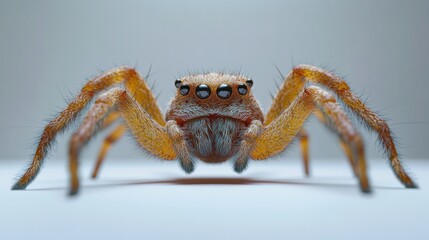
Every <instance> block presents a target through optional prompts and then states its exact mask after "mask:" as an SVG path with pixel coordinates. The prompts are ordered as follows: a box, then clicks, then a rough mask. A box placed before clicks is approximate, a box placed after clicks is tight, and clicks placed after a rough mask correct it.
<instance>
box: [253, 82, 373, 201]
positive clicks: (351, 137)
mask: <svg viewBox="0 0 429 240" xmlns="http://www.w3.org/2000/svg"><path fill="white" fill-rule="evenodd" d="M316 108H320V109H322V111H323V112H324V113H325V114H326V116H327V117H328V118H329V119H330V121H332V122H333V125H332V126H334V127H335V130H336V132H337V133H338V135H339V136H340V138H341V139H342V140H344V141H345V142H346V143H347V144H350V145H351V146H353V148H352V150H353V156H354V158H353V159H355V160H356V162H357V164H356V165H357V166H358V169H359V183H360V187H361V190H362V191H363V192H366V193H367V192H370V187H369V182H368V178H367V173H366V163H365V154H364V146H363V142H362V139H361V137H360V135H359V134H358V132H357V131H356V130H355V129H354V127H353V125H352V123H351V121H350V120H349V119H348V117H347V116H346V114H345V113H344V111H343V110H342V109H341V107H340V106H339V105H338V104H337V102H336V100H335V97H333V96H332V95H331V94H329V93H328V92H326V91H324V90H322V89H321V88H319V87H314V86H312V87H308V88H306V89H305V90H304V91H302V92H301V94H299V95H298V96H297V98H296V99H295V101H293V102H292V103H291V105H290V106H289V107H288V108H287V109H286V110H285V111H283V113H282V114H280V116H278V117H277V118H276V119H275V120H274V121H272V122H271V123H270V124H269V125H265V126H264V128H263V131H262V133H261V135H260V136H259V137H257V139H256V143H255V147H254V148H253V151H252V152H251V158H252V159H255V160H264V159H267V158H269V157H272V156H274V155H276V154H278V153H280V152H282V151H284V150H285V148H286V147H287V146H288V145H289V143H290V142H291V141H292V139H293V138H294V137H295V136H296V134H298V132H299V130H300V129H301V127H302V125H303V124H304V122H305V120H306V119H307V118H308V117H309V116H310V114H311V113H312V112H313V111H314V109H316Z"/></svg>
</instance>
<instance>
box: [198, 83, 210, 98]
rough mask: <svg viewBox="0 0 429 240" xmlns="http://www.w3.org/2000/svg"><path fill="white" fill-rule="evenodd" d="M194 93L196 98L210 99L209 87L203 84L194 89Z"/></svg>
mask: <svg viewBox="0 0 429 240" xmlns="http://www.w3.org/2000/svg"><path fill="white" fill-rule="evenodd" d="M195 92H196V93H197V97H198V98H201V99H206V98H208V97H210V93H211V90H210V88H209V86H207V85H205V84H200V85H198V87H197V88H196V89H195Z"/></svg>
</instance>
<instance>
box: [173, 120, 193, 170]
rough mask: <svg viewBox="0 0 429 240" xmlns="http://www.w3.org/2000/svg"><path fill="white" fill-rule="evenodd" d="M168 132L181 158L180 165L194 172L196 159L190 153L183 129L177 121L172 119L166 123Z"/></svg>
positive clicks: (178, 156)
mask: <svg viewBox="0 0 429 240" xmlns="http://www.w3.org/2000/svg"><path fill="white" fill-rule="evenodd" d="M166 129H167V134H168V136H169V137H170V139H171V140H172V142H173V148H174V150H175V152H176V154H177V158H178V159H179V162H180V166H181V167H182V169H183V170H184V171H185V172H186V173H188V174H189V173H192V172H193V171H194V169H195V166H194V159H193V158H192V156H191V154H190V153H189V150H188V147H187V146H186V141H185V136H184V133H183V131H182V130H181V129H180V128H179V126H178V125H177V122H176V121H174V120H170V121H168V122H167V125H166Z"/></svg>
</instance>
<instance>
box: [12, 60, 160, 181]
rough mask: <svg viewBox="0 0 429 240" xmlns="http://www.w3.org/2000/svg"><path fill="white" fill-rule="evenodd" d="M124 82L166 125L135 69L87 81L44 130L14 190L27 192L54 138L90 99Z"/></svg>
mask: <svg viewBox="0 0 429 240" xmlns="http://www.w3.org/2000/svg"><path fill="white" fill-rule="evenodd" d="M122 82H125V86H126V88H127V89H128V90H129V91H130V93H132V94H133V96H134V98H135V99H136V100H137V102H138V103H139V104H140V105H141V106H142V107H143V108H144V109H145V110H146V112H148V113H149V114H150V115H151V116H152V117H153V119H154V120H155V121H156V122H157V123H158V124H160V125H161V126H164V125H165V121H164V120H163V117H162V114H161V111H160V109H159V107H158V105H157V103H156V100H155V96H153V94H152V93H151V92H150V89H149V87H148V86H147V84H146V83H145V81H143V79H142V78H141V77H140V76H139V74H138V73H137V72H136V71H135V70H134V69H132V68H118V69H115V70H112V71H110V72H107V73H106V74H103V75H101V76H99V77H96V78H94V79H92V80H90V81H89V82H87V83H86V84H85V85H84V86H83V88H82V90H81V92H80V93H79V95H78V96H77V97H76V98H75V99H73V101H72V102H70V104H69V105H68V106H67V107H66V108H65V109H64V110H63V111H62V112H61V113H60V114H59V115H58V116H57V117H56V118H54V119H53V120H52V121H51V122H50V123H49V124H48V125H47V126H46V127H45V129H44V131H43V133H42V136H41V137H40V140H39V144H38V146H37V149H36V152H35V154H34V156H33V160H32V162H31V164H30V165H29V166H28V168H27V169H26V171H25V173H24V174H23V175H22V176H21V177H20V178H19V180H18V181H17V182H16V183H15V184H14V185H13V186H12V189H25V188H26V187H27V186H28V184H30V183H31V182H32V181H33V180H34V178H35V177H36V176H37V174H38V173H39V171H40V168H41V166H42V164H43V162H44V159H45V157H46V154H47V152H48V150H49V149H50V147H51V145H52V143H53V142H54V140H55V137H56V135H57V134H58V133H60V132H62V131H63V130H64V129H65V128H66V127H67V126H68V125H70V123H71V122H73V120H74V119H75V118H76V117H77V116H78V115H79V113H80V112H81V111H82V110H83V109H84V108H85V106H86V105H87V104H88V103H89V102H90V101H91V99H92V98H93V97H94V96H95V95H96V94H98V93H100V92H101V91H104V90H106V89H108V88H109V87H111V86H113V85H116V84H119V83H122Z"/></svg>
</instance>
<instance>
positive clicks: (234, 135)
mask: <svg viewBox="0 0 429 240" xmlns="http://www.w3.org/2000/svg"><path fill="white" fill-rule="evenodd" d="M176 87H177V88H178V91H177V94H176V96H175V97H174V98H173V99H172V101H171V103H170V105H169V108H168V110H167V114H166V115H167V116H166V120H167V121H170V120H172V121H175V122H176V123H177V125H178V127H179V128H180V129H181V130H182V131H183V133H184V136H185V141H186V142H187V146H188V149H189V151H190V152H191V154H193V155H195V156H196V157H197V158H198V159H201V160H203V161H205V162H210V163H215V162H223V161H225V160H228V159H230V158H231V157H232V156H233V155H235V154H236V153H237V152H238V149H239V147H240V143H241V140H242V139H243V135H244V133H245V131H246V129H247V128H248V127H249V125H250V124H251V122H252V121H253V120H258V121H260V122H263V114H262V111H261V109H260V107H259V104H258V102H257V101H256V99H255V98H254V96H253V94H252V92H251V87H252V80H250V79H247V78H244V77H242V76H235V75H227V74H220V73H209V74H203V75H192V76H188V77H184V78H182V79H180V80H177V81H176ZM184 89H186V90H184Z"/></svg>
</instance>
